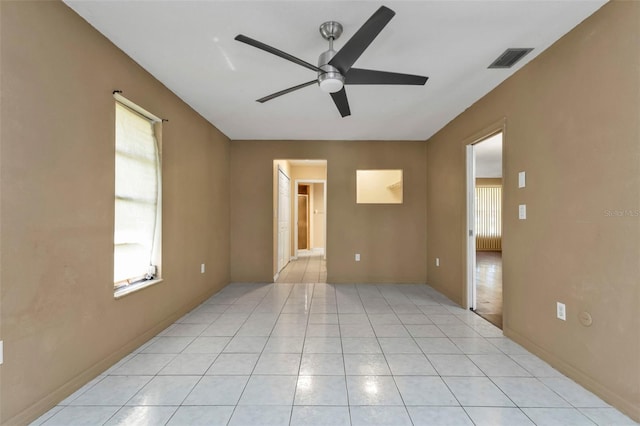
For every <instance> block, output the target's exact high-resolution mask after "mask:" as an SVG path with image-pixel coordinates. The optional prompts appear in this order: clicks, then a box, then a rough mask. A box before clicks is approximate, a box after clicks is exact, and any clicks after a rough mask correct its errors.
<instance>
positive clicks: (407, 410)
mask: <svg viewBox="0 0 640 426" xmlns="http://www.w3.org/2000/svg"><path fill="white" fill-rule="evenodd" d="M376 287H377V286H376ZM379 290H380V289H378V291H379ZM385 300H386V299H385ZM387 303H388V302H387ZM392 311H393V309H392ZM394 315H396V317H397V314H395V313H394ZM367 320H368V321H369V324H370V325H371V328H372V329H373V334H374V335H375V336H376V341H377V342H378V345H379V346H380V352H381V353H382V357H383V358H384V362H385V363H386V364H387V368H388V369H389V374H390V375H391V380H393V384H394V385H395V387H396V391H397V392H398V396H400V400H401V401H402V406H403V407H404V411H405V412H406V413H407V417H408V418H409V421H410V422H411V424H412V425H413V424H414V423H413V419H412V418H411V414H409V409H408V408H407V404H406V403H405V401H404V397H403V396H402V392H400V388H399V387H398V383H397V382H396V379H395V376H394V375H393V372H392V371H391V366H390V365H389V360H388V359H387V354H386V353H385V352H384V349H383V348H382V345H381V344H380V340H379V338H378V335H377V334H376V330H375V328H374V327H373V323H372V322H371V318H370V317H369V314H367ZM407 333H408V330H407Z"/></svg>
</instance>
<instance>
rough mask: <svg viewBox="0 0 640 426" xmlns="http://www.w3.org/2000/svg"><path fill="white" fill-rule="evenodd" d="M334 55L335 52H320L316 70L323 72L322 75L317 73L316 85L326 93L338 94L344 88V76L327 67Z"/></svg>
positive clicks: (331, 67)
mask: <svg viewBox="0 0 640 426" xmlns="http://www.w3.org/2000/svg"><path fill="white" fill-rule="evenodd" d="M335 54H336V51H335V50H333V49H329V50H327V51H326V52H322V53H321V54H320V57H319V58H318V68H320V69H321V70H323V71H324V72H323V73H318V84H319V85H320V89H322V91H324V92H327V93H335V92H339V91H340V90H342V87H343V86H344V76H343V75H342V74H340V71H338V69H337V68H336V67H334V66H331V65H329V61H330V60H331V58H333V57H334V56H335Z"/></svg>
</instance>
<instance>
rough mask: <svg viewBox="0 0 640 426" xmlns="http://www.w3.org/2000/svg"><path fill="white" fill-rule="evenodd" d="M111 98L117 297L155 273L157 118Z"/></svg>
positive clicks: (158, 198)
mask: <svg viewBox="0 0 640 426" xmlns="http://www.w3.org/2000/svg"><path fill="white" fill-rule="evenodd" d="M117 99H118V101H116V132H115V133H116V143H115V147H116V149H115V203H114V206H115V220H114V222H115V223H114V235H113V240H114V255H113V282H114V286H115V293H116V296H119V295H122V294H126V293H129V292H131V291H133V290H135V289H137V288H139V287H143V286H145V284H150V282H151V281H152V280H154V279H156V278H158V272H159V271H158V265H159V261H160V250H159V249H160V230H161V214H160V213H161V211H160V210H161V209H160V207H161V203H160V201H161V176H160V169H161V168H160V152H159V147H158V141H157V138H156V127H157V126H159V125H160V123H161V122H162V121H161V120H159V119H157V118H155V117H154V116H153V115H151V114H149V113H147V112H146V111H144V110H142V109H140V108H138V107H136V106H135V105H134V104H132V103H131V102H129V101H127V100H126V99H123V98H121V97H119V98H117Z"/></svg>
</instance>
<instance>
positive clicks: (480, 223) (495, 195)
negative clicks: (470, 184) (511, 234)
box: [476, 185, 502, 251]
mask: <svg viewBox="0 0 640 426" xmlns="http://www.w3.org/2000/svg"><path fill="white" fill-rule="evenodd" d="M476 250H496V251H500V250H502V187H501V186H500V185H479V186H476Z"/></svg>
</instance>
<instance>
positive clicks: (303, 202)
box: [298, 193, 311, 250]
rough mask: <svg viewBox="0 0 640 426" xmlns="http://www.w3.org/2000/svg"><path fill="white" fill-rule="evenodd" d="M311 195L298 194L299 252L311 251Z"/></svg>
mask: <svg viewBox="0 0 640 426" xmlns="http://www.w3.org/2000/svg"><path fill="white" fill-rule="evenodd" d="M310 248H311V247H310V246H309V195H308V194H300V193H298V250H309V249H310Z"/></svg>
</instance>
